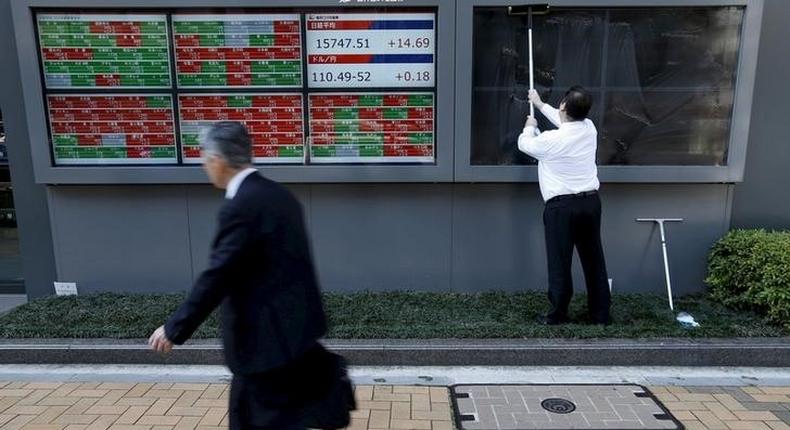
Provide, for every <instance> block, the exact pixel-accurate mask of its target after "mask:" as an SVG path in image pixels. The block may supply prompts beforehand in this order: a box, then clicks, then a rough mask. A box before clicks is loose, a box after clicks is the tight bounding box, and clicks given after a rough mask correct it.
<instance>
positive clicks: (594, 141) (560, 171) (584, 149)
mask: <svg viewBox="0 0 790 430" xmlns="http://www.w3.org/2000/svg"><path fill="white" fill-rule="evenodd" d="M540 111H541V112H542V113H543V115H545V116H546V118H548V120H549V121H551V122H552V123H553V124H554V125H556V126H557V127H559V129H557V130H551V131H546V132H543V133H541V132H540V131H539V130H538V129H537V127H532V126H526V127H524V130H523V132H522V133H521V135H520V136H519V137H518V149H519V150H520V151H521V152H524V153H526V154H528V155H530V156H532V157H534V158H535V159H537V160H538V181H539V182H540V193H541V194H542V195H543V201H549V200H551V199H552V198H553V197H557V196H560V195H564V194H577V193H582V192H585V191H593V190H597V189H598V188H599V187H600V185H601V184H600V182H598V167H597V166H596V165H595V153H596V149H597V146H598V131H597V130H596V129H595V125H594V124H593V122H592V121H590V120H589V119H585V120H584V121H572V122H561V121H560V112H559V111H558V110H557V109H555V108H553V107H552V106H549V105H548V104H544V105H543V107H542V108H541V109H540Z"/></svg>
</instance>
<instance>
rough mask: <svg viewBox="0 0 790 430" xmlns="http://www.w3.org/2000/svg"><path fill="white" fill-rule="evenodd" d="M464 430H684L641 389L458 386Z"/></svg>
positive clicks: (457, 408)
mask: <svg viewBox="0 0 790 430" xmlns="http://www.w3.org/2000/svg"><path fill="white" fill-rule="evenodd" d="M450 398H451V401H452V405H453V408H454V413H455V418H456V423H457V424H458V428H460V429H462V430H544V429H545V430H683V425H682V424H680V422H679V421H677V420H676V419H675V417H673V416H672V415H671V414H670V412H669V411H668V410H667V409H666V408H665V407H664V406H663V405H662V404H661V403H660V402H659V401H658V399H656V398H655V396H653V394H652V393H651V392H650V391H649V390H647V389H646V388H644V387H642V386H639V385H631V384H621V385H602V384H590V385H585V384H579V385H560V384H553V385H545V384H530V385H455V386H452V387H450Z"/></svg>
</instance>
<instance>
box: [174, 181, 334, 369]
mask: <svg viewBox="0 0 790 430" xmlns="http://www.w3.org/2000/svg"><path fill="white" fill-rule="evenodd" d="M220 303H221V304H222V338H223V343H224V350H225V360H226V362H227V365H228V367H229V368H230V370H231V371H232V372H233V373H235V374H253V373H262V372H265V371H267V370H271V369H275V368H278V367H281V366H283V365H285V364H287V363H289V362H291V361H292V360H293V359H295V358H297V357H299V356H301V355H302V354H304V353H305V352H306V351H308V350H309V349H310V348H311V347H313V346H315V344H316V340H317V339H318V338H320V337H322V336H323V335H324V334H325V332H326V319H325V316H324V310H323V306H322V304H321V295H320V293H319V288H318V282H317V280H316V275H315V270H314V268H313V262H312V257H311V253H310V246H309V244H308V239H307V233H306V232H305V227H304V220H303V216H302V207H301V205H300V204H299V202H298V201H297V200H296V198H295V197H294V196H293V195H292V194H291V193H290V192H289V191H288V190H287V189H285V188H284V187H283V186H281V185H280V184H278V183H276V182H273V181H270V180H268V179H266V178H264V177H262V176H261V175H259V174H258V173H252V174H251V175H249V176H247V177H246V178H245V179H244V181H243V182H242V184H241V186H240V187H239V190H238V192H237V194H236V196H235V197H234V198H233V199H232V200H228V201H227V202H226V203H225V204H224V205H223V206H222V209H221V210H220V213H219V230H218V232H217V235H216V237H215V239H214V242H213V245H212V250H211V259H210V262H209V267H208V269H206V271H204V272H203V273H202V274H201V275H200V278H199V279H198V280H197V281H196V283H195V285H194V287H193V289H192V291H191V293H190V294H189V297H188V298H187V299H186V301H185V302H184V303H183V304H182V305H181V307H180V308H179V309H178V310H177V311H176V312H175V314H173V316H172V317H171V318H170V319H169V320H168V321H167V323H166V324H165V334H166V336H167V338H168V339H170V340H171V341H172V342H173V343H175V344H179V345H180V344H182V343H184V342H185V341H186V340H187V339H188V338H189V337H190V336H191V335H192V333H194V331H195V330H196V329H197V328H198V327H199V326H200V324H201V323H202V322H203V321H204V320H205V319H206V318H207V317H208V316H209V315H210V314H211V312H212V311H213V310H214V309H215V308H216V307H217V306H218V305H219V304H220Z"/></svg>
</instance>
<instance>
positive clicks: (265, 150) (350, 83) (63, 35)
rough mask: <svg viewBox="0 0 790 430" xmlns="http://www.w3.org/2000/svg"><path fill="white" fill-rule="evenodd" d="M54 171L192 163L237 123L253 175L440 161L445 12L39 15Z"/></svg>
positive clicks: (43, 73)
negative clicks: (206, 137) (441, 23)
mask: <svg viewBox="0 0 790 430" xmlns="http://www.w3.org/2000/svg"><path fill="white" fill-rule="evenodd" d="M36 24H37V28H36V30H37V36H38V45H39V59H40V66H41V78H42V84H43V87H44V91H45V103H46V113H47V116H48V126H49V135H50V143H51V148H52V160H53V164H54V165H56V166H58V165H64V166H79V165H86V166H101V165H107V166H118V165H147V164H151V165H195V164H198V163H200V162H201V152H200V136H201V133H202V132H203V130H205V129H206V128H207V127H208V126H210V125H211V124H212V123H214V122H217V121H228V120H229V121H240V122H242V123H243V124H245V126H246V127H247V129H248V131H249V132H250V135H251V137H252V140H253V156H254V162H255V163H256V164H288V165H302V164H324V165H325V164H397V163H415V164H429V163H435V161H436V154H435V135H436V131H435V118H436V112H435V110H436V92H435V88H436V76H435V75H436V14H435V13H434V12H409V13H403V12H397V13H386V12H385V13H366V12H364V11H363V12H354V13H345V12H343V13H316V11H311V12H306V13H229V14H221V13H220V14H205V13H201V14H197V13H189V12H188V11H185V10H173V11H170V12H168V11H165V12H156V13H155V12H153V11H151V12H150V13H142V12H141V13H128V14H115V13H113V14H96V13H55V12H48V13H39V14H37V15H36Z"/></svg>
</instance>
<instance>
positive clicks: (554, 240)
mask: <svg viewBox="0 0 790 430" xmlns="http://www.w3.org/2000/svg"><path fill="white" fill-rule="evenodd" d="M543 225H544V227H545V234H546V257H547V259H548V275H549V291H548V295H549V301H550V302H551V311H550V312H549V314H548V315H547V320H548V322H550V323H564V322H568V320H569V318H568V305H569V304H570V301H571V297H572V296H573V279H572V276H571V263H572V261H573V249H574V247H575V248H576V251H577V252H578V254H579V259H580V260H581V264H582V268H583V270H584V280H585V283H586V284H587V310H588V313H589V319H590V322H592V323H595V324H608V323H609V308H610V305H611V297H610V293H609V281H608V276H607V274H606V261H605V259H604V253H603V247H602V246H601V199H600V197H599V196H598V193H593V194H587V195H579V196H576V195H574V196H563V197H562V198H560V199H551V200H549V201H548V202H546V207H545V209H544V211H543Z"/></svg>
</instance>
